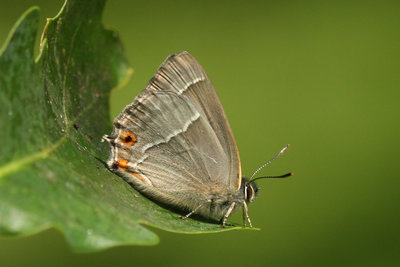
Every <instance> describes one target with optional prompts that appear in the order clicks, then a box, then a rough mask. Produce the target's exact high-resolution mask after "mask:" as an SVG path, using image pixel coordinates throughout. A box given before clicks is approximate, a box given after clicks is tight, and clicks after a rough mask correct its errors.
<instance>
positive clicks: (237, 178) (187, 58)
mask: <svg viewBox="0 0 400 267" xmlns="http://www.w3.org/2000/svg"><path fill="white" fill-rule="evenodd" d="M146 90H148V91H173V92H175V93H176V94H177V95H182V96H184V97H186V99H188V101H189V102H190V103H191V104H193V106H195V107H196V109H197V111H198V112H199V113H200V116H201V117H202V118H205V119H206V120H207V122H208V124H209V125H210V127H211V128H212V129H213V131H214V134H215V136H216V138H217V139H218V141H219V145H220V146H221V147H222V148H223V150H224V151H225V154H226V155H227V157H228V158H229V162H228V174H229V175H228V180H227V181H225V182H226V186H227V187H228V188H230V189H232V190H238V189H239V188H240V185H241V178H242V175H241V165H240V157H239V152H238V150H237V146H236V143H235V139H234V137H233V133H232V130H231V127H230V125H229V122H228V119H227V117H226V114H225V112H224V109H223V107H222V105H221V102H220V100H219V98H218V95H217V92H216V91H215V88H214V85H213V84H212V82H211V80H210V79H209V78H208V76H207V74H206V73H205V71H204V70H203V68H202V67H201V66H200V64H199V63H198V62H197V60H196V59H195V58H194V57H193V56H192V55H190V54H189V53H188V52H185V51H184V52H181V53H179V54H176V55H172V56H170V57H168V58H167V59H166V61H165V62H164V63H163V64H162V65H161V66H160V68H159V69H158V71H157V73H156V74H155V76H154V77H153V78H152V79H151V80H150V82H149V84H148V85H147V87H146ZM204 138H206V136H204ZM207 141H208V140H207V139H203V142H207ZM217 168H221V169H226V167H224V166H219V167H218V166H217ZM214 178H218V177H214Z"/></svg>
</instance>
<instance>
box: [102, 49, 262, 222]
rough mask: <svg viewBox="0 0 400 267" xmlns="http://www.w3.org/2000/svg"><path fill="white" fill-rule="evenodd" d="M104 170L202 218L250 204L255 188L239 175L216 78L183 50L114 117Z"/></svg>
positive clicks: (221, 215) (107, 138) (222, 215)
mask: <svg viewBox="0 0 400 267" xmlns="http://www.w3.org/2000/svg"><path fill="white" fill-rule="evenodd" d="M103 140H105V141H107V142H109V143H110V147H111V154H110V157H109V159H108V161H107V165H108V167H109V169H110V170H111V171H113V172H115V173H116V174H118V175H119V176H121V177H123V178H124V179H125V181H127V182H128V183H130V184H131V185H132V186H133V187H134V188H135V189H136V190H138V191H139V192H141V193H142V194H143V195H145V196H147V197H149V198H151V199H153V200H155V201H157V202H160V203H163V204H167V205H170V206H174V207H177V208H179V209H181V210H183V211H187V212H189V213H188V214H187V215H186V216H184V217H183V218H187V217H189V216H190V215H192V214H193V213H195V214H199V215H201V216H203V217H206V218H220V219H222V224H223V226H225V223H226V219H227V218H228V217H229V215H230V214H231V213H232V212H234V211H235V210H237V209H238V208H239V207H241V206H243V209H244V217H246V218H247V219H248V221H249V224H250V226H251V222H250V219H249V217H248V214H247V203H248V202H252V201H253V200H254V198H255V196H256V193H257V187H256V185H255V184H254V183H250V182H248V181H247V180H245V179H242V176H241V166H240V158H239V152H238V150H237V146H236V143H235V140H234V137H233V134H232V131H231V128H230V126H229V123H228V120H227V118H226V115H225V112H224V110H223V108H222V105H221V103H220V101H219V98H218V96H217V93H216V91H215V89H214V86H213V84H212V83H211V81H210V79H209V78H208V76H207V75H206V73H205V71H204V70H203V68H202V67H201V66H200V64H199V63H198V62H197V61H196V60H195V59H194V58H193V57H192V56H191V55H190V54H189V53H187V52H181V53H179V54H176V55H172V56H170V57H169V58H167V59H166V61H165V62H164V63H163V64H162V65H161V66H160V68H159V69H158V71H157V73H156V75H155V76H154V77H153V78H152V79H151V80H150V82H149V84H148V85H147V86H146V89H145V90H143V91H142V92H141V93H140V94H139V95H138V96H137V97H136V98H135V100H134V101H133V103H131V104H129V105H128V106H126V107H125V109H124V110H123V111H122V112H121V114H120V115H119V116H117V117H116V119H115V120H114V130H113V132H112V134H111V135H108V136H104V137H103Z"/></svg>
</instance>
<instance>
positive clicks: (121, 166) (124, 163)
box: [118, 158, 128, 169]
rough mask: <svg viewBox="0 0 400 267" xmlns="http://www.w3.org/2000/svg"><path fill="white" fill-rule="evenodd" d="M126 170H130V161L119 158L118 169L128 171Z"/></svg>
mask: <svg viewBox="0 0 400 267" xmlns="http://www.w3.org/2000/svg"><path fill="white" fill-rule="evenodd" d="M126 168H128V161H127V160H126V159H122V158H119V159H118V169H126Z"/></svg>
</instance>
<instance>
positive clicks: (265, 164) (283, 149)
mask: <svg viewBox="0 0 400 267" xmlns="http://www.w3.org/2000/svg"><path fill="white" fill-rule="evenodd" d="M288 148H289V144H287V145H286V146H285V147H284V148H282V150H281V151H280V152H279V153H278V154H277V155H276V156H275V157H273V158H272V159H271V160H269V161H267V162H266V163H264V164H263V165H262V166H261V167H259V168H258V169H257V170H256V171H255V172H254V173H253V175H252V176H251V177H250V179H249V182H253V181H254V180H256V179H260V178H285V177H288V176H291V175H293V173H287V174H284V175H280V176H264V177H258V178H255V179H253V177H254V176H255V175H256V174H257V173H258V172H259V171H261V170H262V169H263V168H264V167H265V166H267V165H268V164H270V163H271V162H273V161H274V160H276V159H277V158H279V157H280V156H281V155H282V154H283V153H284V152H285V151H286V150H287V149H288Z"/></svg>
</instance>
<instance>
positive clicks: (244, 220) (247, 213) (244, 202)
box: [243, 201, 253, 228]
mask: <svg viewBox="0 0 400 267" xmlns="http://www.w3.org/2000/svg"><path fill="white" fill-rule="evenodd" d="M246 219H247V221H248V222H249V226H250V228H251V227H253V225H252V224H251V221H250V217H249V209H248V208H247V203H246V201H243V224H244V227H246Z"/></svg>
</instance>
